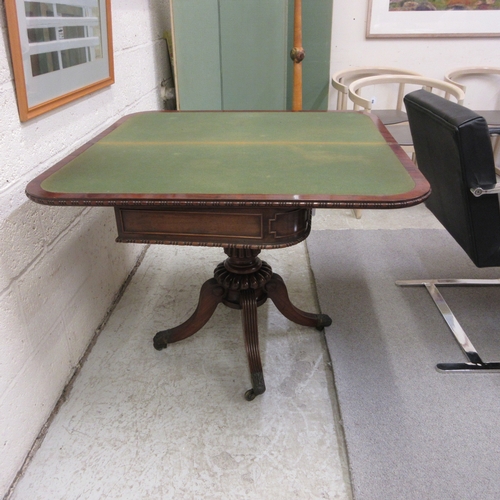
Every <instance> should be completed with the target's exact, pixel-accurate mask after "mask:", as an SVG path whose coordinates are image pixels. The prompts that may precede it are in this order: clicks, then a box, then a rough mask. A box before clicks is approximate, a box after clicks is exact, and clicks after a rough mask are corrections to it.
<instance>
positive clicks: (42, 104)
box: [5, 0, 114, 122]
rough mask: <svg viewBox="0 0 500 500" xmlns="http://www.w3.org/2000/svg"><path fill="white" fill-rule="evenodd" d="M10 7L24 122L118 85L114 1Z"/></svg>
mask: <svg viewBox="0 0 500 500" xmlns="http://www.w3.org/2000/svg"><path fill="white" fill-rule="evenodd" d="M54 5H55V8H53V7H52V6H54ZM28 9H30V10H29V11H28ZM51 9H52V10H51ZM57 9H60V11H59V12H54V11H57ZM5 11H6V15H7V27H8V31H9V42H10V52H11V57H12V68H13V72H14V79H15V87H16V94H17V103H18V108H19V117H20V120H21V121H23V122H24V121H27V120H29V119H31V118H34V117H36V116H39V115H41V114H42V113H46V112H48V111H51V110H53V109H55V108H57V107H59V106H63V105H65V104H67V103H69V102H72V101H74V100H75V99H79V98H80V97H83V96H85V95H87V94H89V93H91V92H94V91H96V90H99V89H102V88H104V87H107V86H109V85H111V84H113V83H114V65H113V44H112V30H111V0H69V1H68V0H65V1H56V2H47V3H44V2H25V1H24V0H5Z"/></svg>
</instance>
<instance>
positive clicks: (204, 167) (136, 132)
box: [26, 111, 429, 208]
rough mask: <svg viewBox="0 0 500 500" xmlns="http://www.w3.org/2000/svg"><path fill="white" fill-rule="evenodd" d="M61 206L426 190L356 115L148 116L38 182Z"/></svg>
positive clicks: (319, 201) (350, 198)
mask: <svg viewBox="0 0 500 500" xmlns="http://www.w3.org/2000/svg"><path fill="white" fill-rule="evenodd" d="M26 192H27V195H28V196H29V197H30V198H31V199H32V200H33V201H36V202H38V203H43V204H56V205H67V204H71V205H127V204H160V205H173V204H179V203H189V204H199V205H207V206H208V205H213V204H220V203H224V204H229V205H232V204H233V205H236V204H242V203H245V204H248V203H251V204H256V205H269V204H271V205H280V204H284V205H285V204H286V205H289V204H292V205H294V206H301V207H318V208H321V207H337V206H338V207H340V206H350V207H356V206H362V207H369V206H373V207H377V206H378V207H387V208H390V207H392V206H393V207H394V208H396V207H397V206H410V205H413V204H416V203H419V202H421V201H422V200H423V199H424V198H425V197H426V196H427V195H428V193H429V185H428V183H427V181H426V180H425V179H424V178H423V176H422V175H421V174H420V172H419V171H418V169H416V167H415V166H414V164H413V163H412V162H411V160H410V159H409V158H408V156H407V155H406V154H405V153H404V152H403V151H402V150H401V149H400V148H399V146H398V145H397V144H396V143H395V142H394V140H393V139H392V138H391V137H390V136H389V135H388V134H387V131H386V130H385V129H384V127H383V126H382V125H381V124H380V122H378V121H377V119H376V117H373V119H372V117H371V116H369V115H366V114H364V113H355V112H282V111H277V112H267V111H265V112H264V111H262V112H261V111H256V112H239V111H238V112H176V111H174V112H161V111H156V112H145V113H137V114H133V115H129V116H126V117H124V118H122V119H121V120H119V121H118V122H116V123H115V124H114V125H112V126H111V127H110V128H108V129H107V130H105V131H104V132H103V133H101V134H99V135H98V136H97V137H96V138H95V139H93V140H92V141H90V142H89V143H87V144H85V145H84V146H82V147H81V148H79V149H78V150H77V151H75V152H74V153H73V154H72V155H70V156H68V157H67V158H65V159H64V160H62V161H61V162H59V163H58V164H57V165H55V166H54V167H53V168H51V169H49V170H48V171H46V172H44V173H43V174H42V175H40V176H39V177H37V178H36V179H34V180H33V181H32V182H31V183H30V184H29V185H28V187H27V190H26Z"/></svg>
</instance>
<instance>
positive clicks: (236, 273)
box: [153, 248, 332, 401]
mask: <svg viewBox="0 0 500 500" xmlns="http://www.w3.org/2000/svg"><path fill="white" fill-rule="evenodd" d="M224 252H225V253H226V254H227V255H228V258H227V259H226V260H225V261H224V262H221V263H220V264H219V265H218V266H217V267H216V268H215V271H214V277H213V278H211V279H209V280H207V281H206V282H205V283H204V284H203V286H202V287H201V291H200V297H199V300H198V306H197V307H196V309H195V311H194V312H193V314H192V315H191V316H190V317H189V318H188V319H187V320H186V321H185V322H184V323H182V324H180V325H178V326H176V327H174V328H171V329H168V330H162V331H160V332H158V333H157V334H156V335H155V337H154V340H153V344H154V347H155V349H157V350H162V349H164V348H166V347H167V345H168V344H171V343H173V342H178V341H180V340H183V339H185V338H187V337H190V336H191V335H194V334H195V333H196V332H198V331H199V330H200V329H201V328H202V327H203V326H204V325H205V324H206V323H207V322H208V320H209V319H210V318H211V317H212V315H213V313H214V312H215V309H216V308H217V306H218V305H219V304H220V303H221V302H222V303H223V304H225V305H226V306H228V307H231V308H233V309H241V312H242V314H241V317H242V322H243V333H244V337H245V348H246V353H247V358H248V365H249V369H250V377H251V381H252V388H251V389H249V390H248V391H246V393H245V398H246V399H247V400H248V401H251V400H253V399H254V398H255V397H256V396H258V395H259V394H262V393H263V392H264V391H265V390H266V386H265V382H264V375H263V369H262V363H261V359H260V350H259V332H258V324H257V307H258V306H260V305H262V304H263V303H264V302H265V301H266V300H267V298H270V299H271V300H272V301H273V302H274V304H275V305H276V307H277V308H278V310H279V311H280V312H281V314H283V316H285V317H286V318H287V319H289V320H290V321H293V322H294V323H297V324H299V325H303V326H311V327H315V328H317V329H318V330H321V329H322V328H324V327H325V326H329V325H331V323H332V320H331V319H330V317H329V316H327V315H326V314H313V313H308V312H305V311H302V310H300V309H298V308H297V307H295V306H294V305H293V304H292V303H291V301H290V298H289V296H288V291H287V288H286V285H285V283H284V281H283V279H282V278H281V276H279V275H278V274H275V273H273V271H272V269H271V266H269V265H268V264H267V263H266V262H263V261H261V260H260V259H259V258H258V257H257V255H258V254H259V253H260V250H256V249H237V248H224Z"/></svg>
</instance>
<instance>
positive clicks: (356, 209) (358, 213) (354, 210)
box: [353, 208, 363, 219]
mask: <svg viewBox="0 0 500 500" xmlns="http://www.w3.org/2000/svg"><path fill="white" fill-rule="evenodd" d="M353 212H354V216H355V217H356V219H361V213H362V212H363V210H361V208H355V209H353Z"/></svg>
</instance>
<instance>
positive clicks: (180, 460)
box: [10, 205, 440, 500]
mask: <svg viewBox="0 0 500 500" xmlns="http://www.w3.org/2000/svg"><path fill="white" fill-rule="evenodd" d="M407 227H410V228H411V227H415V228H426V227H440V226H439V224H438V223H437V221H436V220H435V219H434V218H433V216H432V215H431V214H430V213H429V212H428V211H427V210H426V209H425V207H424V206H422V205H421V206H418V207H413V208H408V209H402V210H386V211H369V210H366V211H364V212H363V216H362V218H361V219H359V220H357V219H355V218H354V216H353V215H352V212H351V211H349V210H318V211H317V212H316V215H315V217H314V218H313V230H321V229H338V230H341V229H347V228H357V229H379V228H382V229H399V228H407ZM325 250H327V249H325ZM224 257H225V256H224V254H223V253H222V250H221V249H219V248H204V247H203V248H200V247H198V248H197V247H175V246H151V247H150V248H149V250H148V251H147V253H146V256H145V258H144V260H143V262H142V264H141V265H140V266H139V268H138V270H137V272H136V274H135V276H134V277H133V279H132V281H131V283H130V285H129V286H128V288H127V289H126V291H125V293H124V295H123V297H122V298H121V300H120V302H119V303H118V305H117V306H116V308H115V310H114V312H113V313H112V315H111V317H110V319H109V321H108V323H107V324H106V326H105V328H104V329H103V331H102V332H101V334H100V336H99V338H98V339H97V342H96V343H95V345H94V347H93V349H92V351H91V352H90V354H89V355H88V357H87V359H86V361H85V363H84V365H83V367H82V369H81V371H80V373H79V374H78V376H77V377H76V380H75V381H74V384H73V386H72V389H71V391H70V393H69V396H68V398H67V400H66V401H65V402H64V403H63V404H62V405H61V406H60V409H59V411H58V413H57V415H56V416H55V417H54V419H53V421H52V423H51V425H50V427H49V429H48V431H47V434H46V436H45V439H44V440H43V442H42V444H41V446H40V448H39V449H38V450H37V452H36V453H35V454H34V456H33V459H32V460H31V462H30V464H29V465H28V467H27V469H26V471H25V473H24V475H23V477H22V478H21V479H20V480H19V482H18V484H17V485H16V488H15V489H14V491H13V493H12V495H11V497H10V498H11V500H38V499H39V500H76V499H84V500H94V499H96V500H97V499H99V500H101V499H106V500H112V499H121V500H128V499H133V500H138V499H150V500H156V499H158V500H167V499H183V500H190V499H209V500H212V499H214V500H215V499H220V500H228V499H245V500H252V499H255V500H265V499H273V500H280V499H283V500H285V499H286V500H291V499H304V500H305V499H307V500H309V499H338V500H344V499H345V500H347V499H349V498H350V490H349V479H348V474H347V472H346V471H347V464H346V460H345V451H344V449H343V442H342V432H341V424H340V422H339V418H338V415H337V412H336V397H335V390H334V384H333V375H332V372H331V366H330V364H329V357H328V353H327V350H326V346H325V342H324V338H323V334H322V333H320V332H318V331H316V330H315V329H309V328H305V327H301V326H298V325H295V324H294V323H291V322H289V321H288V320H286V319H285V318H284V317H283V316H281V314H280V313H279V312H278V311H277V310H276V308H275V306H274V304H272V303H271V302H270V301H268V302H267V303H266V304H264V305H263V306H261V307H260V308H259V312H258V314H259V332H260V348H261V354H262V361H263V365H264V374H265V379H266V385H267V391H266V392H265V393H264V394H263V395H262V396H258V397H257V398H256V399H255V400H254V401H252V402H247V401H246V400H245V399H244V398H243V394H244V392H245V390H246V389H248V388H250V385H251V384H250V377H249V373H248V364H247V359H246V354H245V348H244V342H243V333H242V327H241V319H240V312H239V311H236V310H232V309H229V308H227V307H224V306H222V305H221V306H219V307H218V309H217V310H216V312H215V314H214V316H213V317H212V318H211V320H210V321H209V322H208V324H207V325H206V326H205V327H204V328H203V329H202V330H201V331H200V332H198V333H197V334H196V335H194V336H192V337H190V338H188V339H186V340H184V341H182V342H179V343H176V344H172V345H170V346H169V347H168V348H167V349H166V350H164V351H160V352H159V351H156V350H155V349H154V348H153V346H152V337H153V335H154V333H155V332H156V331H158V330H162V329H165V328H168V327H172V326H175V325H177V324H179V323H181V322H182V321H184V320H185V319H186V318H187V317H188V316H189V315H190V314H191V312H192V311H193V309H194V307H195V306H196V303H197V298H198V293H199V288H200V285H201V284H202V283H203V282H204V281H205V280H206V279H207V278H209V277H211V276H212V273H213V269H214V267H215V266H216V265H217V264H218V262H220V261H221V260H223V258H224ZM261 257H262V259H263V260H265V261H267V262H268V263H269V264H270V265H271V266H272V267H273V269H274V270H275V271H276V272H277V273H279V274H280V275H281V276H282V277H283V278H284V279H285V282H286V283H287V287H288V291H289V294H290V298H291V300H292V302H293V303H294V304H295V305H296V306H298V307H299V308H301V309H304V310H307V311H311V312H317V311H318V306H317V301H316V296H315V289H314V280H313V276H312V275H311V272H310V268H309V261H308V254H307V246H306V245H305V243H301V244H298V245H295V246H293V247H290V248H286V249H281V250H272V251H263V252H262V254H261ZM332 262H333V265H334V261H333V260H332Z"/></svg>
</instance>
